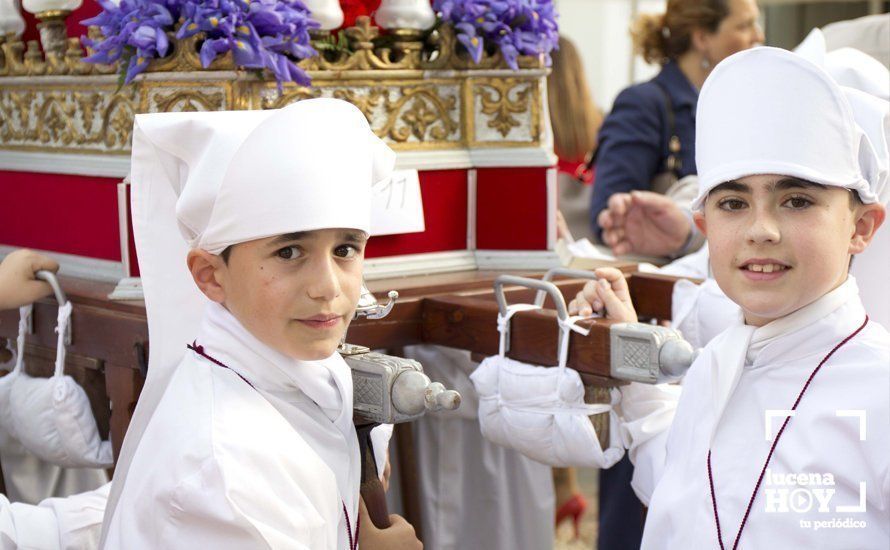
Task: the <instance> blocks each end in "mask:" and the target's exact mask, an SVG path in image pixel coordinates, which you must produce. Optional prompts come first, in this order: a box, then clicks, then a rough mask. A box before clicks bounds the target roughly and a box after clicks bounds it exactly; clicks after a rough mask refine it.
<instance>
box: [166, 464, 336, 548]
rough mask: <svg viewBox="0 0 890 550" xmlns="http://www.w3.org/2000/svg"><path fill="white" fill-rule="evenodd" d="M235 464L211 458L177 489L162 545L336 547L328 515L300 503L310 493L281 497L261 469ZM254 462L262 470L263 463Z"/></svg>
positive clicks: (185, 546)
mask: <svg viewBox="0 0 890 550" xmlns="http://www.w3.org/2000/svg"><path fill="white" fill-rule="evenodd" d="M245 462H246V463H250V460H249V459H248V460H245ZM231 466H232V465H230V464H225V465H223V464H220V463H219V462H217V460H215V459H208V460H206V461H205V462H204V464H203V466H202V467H201V469H200V470H199V471H198V472H197V473H196V474H195V475H193V476H190V477H189V478H187V479H184V480H182V482H181V483H180V484H179V485H178V486H177V487H176V488H175V490H174V491H173V493H172V498H171V500H170V503H169V505H170V512H169V513H170V521H169V522H165V523H166V525H165V526H164V532H163V533H162V534H161V537H160V543H161V547H163V548H165V549H169V550H177V549H182V550H194V549H201V548H213V549H214V550H229V549H231V550H237V549H243V548H250V549H252V550H266V549H268V550H273V549H278V548H288V549H293V550H315V549H316V548H318V549H333V548H334V547H335V546H336V542H334V543H331V541H329V540H327V538H326V535H325V532H324V531H325V526H324V523H325V522H324V518H322V517H321V516H320V515H318V514H317V513H316V512H315V510H314V509H313V508H312V506H311V505H308V503H307V504H306V505H303V506H301V505H300V504H301V501H305V500H306V497H305V494H301V493H300V492H299V491H296V492H294V493H293V494H292V497H293V499H292V501H291V502H289V503H288V502H282V501H281V500H280V499H279V498H277V497H278V495H276V494H275V493H273V492H271V491H267V490H266V489H267V488H268V487H266V486H265V485H266V484H265V483H263V481H262V479H261V478H262V477H263V476H262V475H261V474H260V472H256V471H251V470H249V469H247V468H244V467H242V469H241V471H233V470H232V469H231ZM244 466H246V464H245V465H244ZM255 466H256V467H257V468H258V469H260V470H262V469H263V468H262V463H257V464H255ZM267 471H268V470H267ZM271 477H274V476H271ZM334 517H336V515H335V516H334Z"/></svg>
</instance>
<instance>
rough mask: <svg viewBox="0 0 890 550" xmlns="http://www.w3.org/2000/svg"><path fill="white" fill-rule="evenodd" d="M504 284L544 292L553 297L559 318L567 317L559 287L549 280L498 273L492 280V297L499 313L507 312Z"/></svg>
mask: <svg viewBox="0 0 890 550" xmlns="http://www.w3.org/2000/svg"><path fill="white" fill-rule="evenodd" d="M504 285H516V286H524V287H526V288H534V289H538V290H539V291H541V292H546V293H547V294H549V295H550V297H551V298H553V303H554V304H556V314H557V315H558V316H559V318H560V319H562V320H565V319H568V318H569V310H568V308H567V307H566V301H565V298H563V297H562V292H560V291H559V287H557V286H556V285H555V284H553V283H551V282H549V281H540V280H538V279H529V278H527V277H517V276H515V275H500V276H499V277H498V278H497V279H495V280H494V297H495V299H496V300H497V302H498V309H499V310H500V312H501V315H506V314H507V298H506V296H504Z"/></svg>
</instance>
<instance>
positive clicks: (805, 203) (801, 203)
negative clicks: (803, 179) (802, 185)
mask: <svg viewBox="0 0 890 550" xmlns="http://www.w3.org/2000/svg"><path fill="white" fill-rule="evenodd" d="M812 204H813V201H811V200H810V199H808V198H806V197H791V198H789V199H788V200H786V201H785V206H788V207H789V208H792V209H794V210H803V209H804V208H807V207H809V206H812Z"/></svg>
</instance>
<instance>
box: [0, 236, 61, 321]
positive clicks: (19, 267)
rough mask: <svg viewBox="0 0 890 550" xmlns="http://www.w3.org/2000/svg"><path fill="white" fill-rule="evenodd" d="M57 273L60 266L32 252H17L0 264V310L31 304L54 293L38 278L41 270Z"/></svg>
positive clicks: (50, 259) (23, 250)
mask: <svg viewBox="0 0 890 550" xmlns="http://www.w3.org/2000/svg"><path fill="white" fill-rule="evenodd" d="M43 269H45V270H47V271H52V272H56V271H58V270H59V264H58V263H56V261H55V260H53V259H52V258H48V257H46V256H44V255H42V254H38V253H37V252H32V251H30V250H25V249H22V250H16V251H15V252H12V253H10V254H9V255H8V256H6V258H5V259H4V260H3V263H0V310H2V309H14V308H17V307H21V306H24V305H27V304H31V303H34V302H36V301H37V300H39V299H40V298H43V297H44V296H49V295H50V294H52V293H53V289H52V287H51V286H49V284H48V283H47V282H46V281H41V280H39V279H37V278H36V276H35V273H37V272H38V271H40V270H43Z"/></svg>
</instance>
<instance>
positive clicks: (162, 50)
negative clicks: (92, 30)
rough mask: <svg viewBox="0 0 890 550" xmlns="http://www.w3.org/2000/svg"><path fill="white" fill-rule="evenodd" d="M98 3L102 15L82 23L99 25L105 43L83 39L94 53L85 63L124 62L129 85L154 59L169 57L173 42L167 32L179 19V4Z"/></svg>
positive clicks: (102, 0) (171, 0)
mask: <svg viewBox="0 0 890 550" xmlns="http://www.w3.org/2000/svg"><path fill="white" fill-rule="evenodd" d="M99 3H100V4H101V6H102V12H101V13H99V15H97V16H95V17H93V18H91V19H87V20H85V21H83V25H86V26H89V25H98V26H99V29H100V30H101V31H102V34H103V35H104V36H105V39H104V40H102V41H93V40H90V39H89V38H86V37H83V39H82V41H83V43H84V44H86V45H87V46H89V47H91V48H94V49H95V53H94V54H92V55H90V56H89V57H86V58H85V59H84V61H87V62H90V63H104V64H111V63H117V62H118V61H119V60H121V59H122V58H123V59H124V61H125V62H126V67H124V70H125V73H124V74H125V82H130V81H131V80H133V78H134V77H135V76H136V75H137V74H139V73H140V72H142V71H143V70H145V68H146V67H148V64H149V62H151V60H152V59H154V58H156V57H163V56H165V55H167V52H168V51H169V48H170V41H169V39H168V38H167V34H166V31H167V30H168V29H170V28H172V26H173V22H174V21H175V20H176V19H177V18H178V17H179V3H178V0H169V1H166V2H158V1H151V0H122V1H121V3H120V5H115V4H113V3H112V2H110V1H108V0H99Z"/></svg>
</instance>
